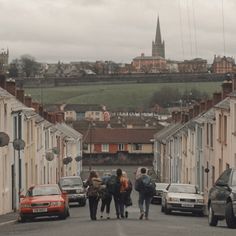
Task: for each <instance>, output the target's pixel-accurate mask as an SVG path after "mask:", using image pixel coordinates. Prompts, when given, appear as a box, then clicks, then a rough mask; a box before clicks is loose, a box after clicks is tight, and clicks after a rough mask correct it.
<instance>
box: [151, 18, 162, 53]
mask: <svg viewBox="0 0 236 236" xmlns="http://www.w3.org/2000/svg"><path fill="white" fill-rule="evenodd" d="M152 56H153V57H157V56H159V57H163V58H165V41H164V40H163V41H162V40H161V29H160V21H159V17H158V18H157V28H156V38H155V41H152Z"/></svg>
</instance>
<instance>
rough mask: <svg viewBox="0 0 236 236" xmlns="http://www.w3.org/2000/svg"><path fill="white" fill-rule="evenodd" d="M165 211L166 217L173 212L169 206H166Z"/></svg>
mask: <svg viewBox="0 0 236 236" xmlns="http://www.w3.org/2000/svg"><path fill="white" fill-rule="evenodd" d="M164 211H165V214H166V215H169V214H170V213H171V210H170V209H168V208H167V206H165V208H164Z"/></svg>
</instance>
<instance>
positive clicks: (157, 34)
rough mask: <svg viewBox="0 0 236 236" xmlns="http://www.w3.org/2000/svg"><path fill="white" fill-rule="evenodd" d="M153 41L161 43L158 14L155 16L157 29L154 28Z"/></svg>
mask: <svg viewBox="0 0 236 236" xmlns="http://www.w3.org/2000/svg"><path fill="white" fill-rule="evenodd" d="M155 43H160V44H161V29H160V22H159V16H158V17H157V29H156V39H155Z"/></svg>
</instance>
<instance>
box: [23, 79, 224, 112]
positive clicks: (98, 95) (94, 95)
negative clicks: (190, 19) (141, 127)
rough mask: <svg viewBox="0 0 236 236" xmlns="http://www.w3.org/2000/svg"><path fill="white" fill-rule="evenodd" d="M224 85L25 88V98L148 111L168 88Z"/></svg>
mask: <svg viewBox="0 0 236 236" xmlns="http://www.w3.org/2000/svg"><path fill="white" fill-rule="evenodd" d="M221 84H222V83H221V82H201V83H153V84H151V83H150V84H149V83H147V84H136V83H135V84H116V85H111V84H108V85H80V86H68V87H54V88H42V89H40V88H26V89H25V91H26V94H31V96H32V97H33V99H35V100H37V101H39V102H41V103H43V104H54V103H71V104H104V105H106V106H107V107H109V108H110V109H116V108H127V109H128V108H137V107H145V106H146V104H148V102H149V100H150V98H151V96H152V95H153V93H154V92H156V91H158V90H160V89H162V88H163V87H166V86H169V87H174V88H178V89H179V91H180V92H184V91H186V90H187V91H189V90H191V88H196V89H198V90H199V91H202V92H206V93H208V94H209V96H210V97H211V95H212V93H213V92H215V91H220V90H221Z"/></svg>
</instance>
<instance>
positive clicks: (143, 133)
mask: <svg viewBox="0 0 236 236" xmlns="http://www.w3.org/2000/svg"><path fill="white" fill-rule="evenodd" d="M90 132H91V133H90ZM156 132H157V130H156V129H145V128H142V129H127V128H101V129H99V128H92V129H91V130H88V133H87V135H86V136H85V137H84V138H85V140H84V142H85V143H90V141H91V142H92V143H94V144H96V143H97V144H101V143H103V144H104V143H105V144H111V143H122V144H127V143H140V144H150V143H152V142H151V141H150V140H151V139H153V137H154V134H155V133H156ZM90 134H91V135H90ZM90 138H91V140H90Z"/></svg>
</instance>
